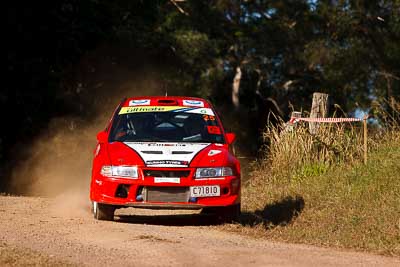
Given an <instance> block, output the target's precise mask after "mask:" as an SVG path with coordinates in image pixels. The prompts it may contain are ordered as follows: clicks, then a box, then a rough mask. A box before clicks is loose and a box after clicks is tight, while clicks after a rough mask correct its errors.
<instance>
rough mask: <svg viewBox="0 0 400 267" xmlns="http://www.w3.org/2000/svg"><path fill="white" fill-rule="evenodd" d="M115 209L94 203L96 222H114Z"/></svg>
mask: <svg viewBox="0 0 400 267" xmlns="http://www.w3.org/2000/svg"><path fill="white" fill-rule="evenodd" d="M114 211H115V207H114V206H112V205H107V204H101V203H97V202H93V215H94V218H95V219H96V220H101V221H113V220H114Z"/></svg>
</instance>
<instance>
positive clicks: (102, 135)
mask: <svg viewBox="0 0 400 267" xmlns="http://www.w3.org/2000/svg"><path fill="white" fill-rule="evenodd" d="M97 141H98V142H99V143H107V133H106V132H105V131H101V132H99V133H98V134H97Z"/></svg>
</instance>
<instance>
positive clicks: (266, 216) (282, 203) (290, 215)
mask: <svg viewBox="0 0 400 267" xmlns="http://www.w3.org/2000/svg"><path fill="white" fill-rule="evenodd" d="M304 206H305V202H304V198H303V197H301V196H294V197H293V196H287V197H285V198H283V199H281V200H279V201H276V202H273V203H271V204H267V205H266V206H265V207H264V209H262V210H256V211H254V212H242V214H241V217H240V224H241V225H243V226H251V227H253V226H257V225H260V224H262V225H263V226H264V227H265V228H268V229H269V228H273V227H275V226H286V225H288V224H290V223H291V222H292V221H293V220H295V219H296V218H297V217H298V216H299V215H300V213H301V212H302V211H303V209H304Z"/></svg>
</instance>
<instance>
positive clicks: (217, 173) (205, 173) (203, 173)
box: [196, 167, 233, 178]
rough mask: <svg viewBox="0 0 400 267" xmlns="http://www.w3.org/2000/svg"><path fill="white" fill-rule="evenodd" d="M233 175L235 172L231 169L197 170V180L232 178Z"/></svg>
mask: <svg viewBox="0 0 400 267" xmlns="http://www.w3.org/2000/svg"><path fill="white" fill-rule="evenodd" d="M232 173H233V171H232V169H231V168H229V167H217V168H197V169H196V178H207V177H221V176H231V175H232Z"/></svg>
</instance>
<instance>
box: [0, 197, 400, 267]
mask: <svg viewBox="0 0 400 267" xmlns="http://www.w3.org/2000/svg"><path fill="white" fill-rule="evenodd" d="M76 199H77V196H73V197H72V198H69V197H65V196H64V197H63V196H61V197H57V198H52V199H51V198H38V197H35V198H33V197H11V196H0V222H1V223H0V266H23V265H30V266H68V265H72V266H85V265H87V266H100V265H103V266H120V265H124V266H191V267H193V266H222V265H226V266H400V259H399V258H391V257H383V256H378V255H371V254H365V253H357V252H348V251H338V250H331V249H326V248H318V247H313V246H305V245H293V244H285V243H276V242H270V241H268V240H260V239H254V238H251V237H246V236H243V235H238V234H235V233H229V232H225V231H219V230H218V229H215V228H216V227H214V226H210V220H209V219H210V218H207V217H203V216H200V215H198V214H187V213H183V212H178V213H176V212H174V213H173V214H172V213H171V212H157V213H154V211H143V210H134V209H126V210H121V211H118V213H117V216H116V221H115V222H104V221H96V220H94V219H93V217H92V215H91V214H90V211H89V210H90V209H89V206H88V203H87V201H86V200H84V199H82V200H79V201H76ZM217 228H218V227H217Z"/></svg>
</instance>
